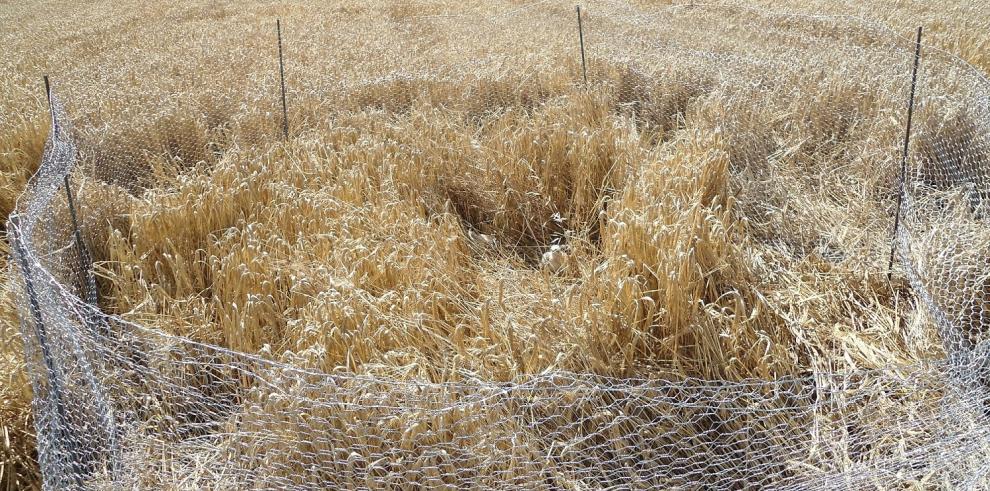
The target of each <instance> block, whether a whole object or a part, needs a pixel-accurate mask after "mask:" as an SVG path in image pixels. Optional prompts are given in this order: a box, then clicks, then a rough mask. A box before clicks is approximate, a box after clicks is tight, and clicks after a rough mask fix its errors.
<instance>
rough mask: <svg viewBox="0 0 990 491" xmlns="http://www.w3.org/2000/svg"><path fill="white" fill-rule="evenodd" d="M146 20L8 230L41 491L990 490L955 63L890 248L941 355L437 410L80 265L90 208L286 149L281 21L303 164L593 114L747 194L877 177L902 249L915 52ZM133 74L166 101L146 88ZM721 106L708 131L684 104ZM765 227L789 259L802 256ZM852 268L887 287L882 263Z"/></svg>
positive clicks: (976, 133) (432, 385) (564, 24)
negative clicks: (790, 182) (343, 141)
mask: <svg viewBox="0 0 990 491" xmlns="http://www.w3.org/2000/svg"><path fill="white" fill-rule="evenodd" d="M145 8H150V7H144V6H137V7H131V9H133V10H127V9H124V10H122V11H121V12H120V24H121V25H119V26H115V27H116V28H115V29H112V34H108V37H107V39H106V40H105V43H106V45H107V46H109V45H112V44H116V45H120V46H130V48H128V49H121V50H118V51H110V52H108V53H107V55H106V56H105V59H102V60H101V61H100V63H102V65H101V66H100V67H99V69H98V70H94V69H93V67H74V66H72V65H71V64H65V65H58V66H57V67H55V68H57V69H52V70H50V71H51V73H52V75H53V80H54V81H55V82H54V91H53V97H52V101H51V105H52V127H51V130H50V134H49V137H48V140H47V143H46V146H45V151H44V157H43V160H42V163H41V166H40V168H39V170H38V172H37V173H36V175H35V176H34V178H33V180H32V182H31V183H30V186H29V188H28V190H27V191H26V192H25V194H24V195H23V196H22V198H21V199H20V201H19V203H18V206H17V209H16V211H15V213H14V214H13V215H12V216H11V218H10V220H9V222H8V225H7V226H8V237H9V240H10V242H11V244H12V248H11V249H12V256H13V259H12V261H11V274H12V275H14V276H15V278H16V281H15V282H14V284H15V285H16V291H15V294H16V299H17V305H18V307H19V313H20V318H21V329H22V337H23V342H24V350H25V355H26V356H25V357H26V364H27V367H28V370H29V372H30V376H31V380H32V384H33V385H32V388H33V394H34V405H33V409H34V413H35V425H36V429H37V434H38V455H39V460H40V463H41V467H42V470H43V474H44V479H45V483H44V484H45V487H46V488H47V489H84V488H85V489H89V488H115V489H116V488H170V489H202V488H208V489H247V488H252V489H254V488H295V489H322V488H341V489H412V488H420V487H426V488H430V489H444V488H449V489H459V488H511V489H516V488H526V489H644V488H675V489H729V488H732V489H742V488H764V487H767V488H779V489H822V488H826V489H836V488H847V489H867V488H885V489H890V488H897V487H909V486H918V487H922V488H927V487H935V488H939V487H950V488H957V487H958V488H983V487H986V486H987V482H988V478H987V472H988V471H990V465H988V464H987V460H988V459H987V457H988V456H990V445H988V442H990V439H988V436H990V435H988V431H990V426H988V418H987V413H986V411H987V410H988V407H987V403H988V400H987V396H988V394H987V385H986V384H987V377H986V373H985V372H986V370H987V364H988V363H990V359H988V354H987V353H988V352H987V349H988V346H990V344H987V341H986V339H985V335H984V332H985V331H986V330H987V328H988V327H990V326H988V322H990V318H988V317H987V316H988V315H990V310H988V308H987V307H988V306H990V305H988V302H990V293H988V290H987V281H988V278H990V259H988V258H990V228H988V226H987V222H986V217H985V206H986V204H985V203H984V202H983V200H984V197H985V196H986V193H988V191H987V190H988V189H990V188H988V182H987V178H988V176H987V169H988V168H990V165H988V164H990V141H988V138H990V136H988V135H990V133H988V126H990V114H988V112H990V83H988V81H987V80H986V79H985V78H984V76H983V75H981V74H980V73H979V72H978V71H977V70H975V69H974V68H972V67H970V66H969V65H967V64H966V63H964V62H962V61H959V60H958V59H956V58H955V57H953V56H951V55H949V54H946V53H943V52H941V51H938V50H937V49H935V48H931V47H929V46H927V45H926V46H924V47H923V49H922V52H923V56H922V62H921V65H920V66H921V69H920V72H919V76H918V86H917V101H916V109H915V114H914V117H915V118H916V121H915V128H914V132H913V135H912V143H911V146H910V153H909V159H908V162H907V173H906V179H905V180H904V191H903V199H904V200H903V207H902V209H901V210H900V213H901V218H902V223H901V227H900V228H899V231H898V235H897V241H896V244H897V252H898V258H899V261H898V263H899V265H900V267H902V268H903V274H904V275H905V276H906V277H907V278H908V280H909V281H910V284H911V286H912V287H913V290H914V292H915V294H916V296H917V298H918V304H919V309H918V310H919V312H920V315H921V316H922V317H923V318H924V319H926V322H928V323H929V324H930V325H931V326H933V329H935V330H936V331H937V333H938V335H939V337H940V339H941V341H942V344H943V346H944V353H943V354H940V355H938V356H934V357H933V358H931V359H930V360H927V361H924V362H922V363H917V364H910V365H900V364H896V363H892V364H891V366H888V367H880V368H875V369H861V370H844V371H837V372H833V373H821V372H816V373H815V374H814V375H805V374H791V375H782V376H779V377H776V378H773V379H767V380H757V379H745V380H712V379H705V378H700V377H696V376H690V375H684V374H676V372H675V371H671V372H669V373H668V372H666V371H659V372H657V374H656V375H655V376H654V377H651V378H615V377H609V376H602V375H593V374H581V373H566V372H556V371H554V372H544V373H539V374H532V375H519V376H517V377H516V378H514V379H513V380H511V381H508V382H502V381H489V380H484V379H480V378H478V377H476V376H473V375H472V374H466V375H465V376H464V377H463V380H465V381H462V382H444V383H436V382H430V381H421V380H404V379H399V378H390V377H382V376H376V375H371V374H365V373H359V372H350V371H346V372H333V373H323V372H321V371H318V370H315V369H308V368H304V367H301V366H296V365H294V364H292V363H283V362H278V361H272V360H271V359H268V358H266V357H262V356H258V355H255V354H250V353H242V352H237V351H234V350H230V349H225V348H223V347H219V346H213V345H209V344H204V343H200V342H196V341H194V340H191V339H187V338H183V337H180V336H174V335H170V334H168V333H166V332H162V331H160V330H158V329H156V328H151V327H146V326H142V325H141V324H140V323H139V322H133V321H129V320H125V319H124V318H123V317H122V316H120V315H116V314H120V313H119V312H112V311H109V310H108V309H107V308H106V306H104V305H101V303H102V302H103V300H102V299H101V298H100V291H99V288H100V287H99V285H98V284H97V283H98V282H97V281H96V278H95V277H94V268H93V264H92V262H93V261H94V260H96V261H99V260H101V259H102V258H100V257H99V243H100V241H101V240H106V232H105V229H106V224H105V223H100V222H99V218H96V217H106V216H108V215H113V213H114V211H113V210H111V211H110V212H109V213H108V212H105V211H101V209H102V208H101V207H105V206H108V205H106V204H105V203H101V202H99V200H97V199H95V198H91V197H90V195H91V194H92V193H88V192H87V189H90V188H88V187H87V186H88V185H91V184H92V183H99V185H100V186H104V187H105V188H106V189H111V190H113V192H119V193H129V194H132V195H135V196H140V195H141V193H142V192H143V190H145V189H148V188H151V187H154V186H155V185H156V176H158V175H160V172H163V169H164V171H168V172H181V171H182V170H183V169H185V168H188V167H189V166H193V165H199V164H202V163H203V162H206V163H207V165H208V164H209V163H210V162H216V161H218V160H219V159H221V158H222V156H223V154H224V153H225V152H229V151H232V149H237V148H245V147H253V146H254V147H260V146H265V145H269V144H272V142H277V141H279V140H281V138H282V125H283V120H282V119H281V110H282V108H281V107H280V102H281V101H280V99H279V95H278V91H279V85H280V83H279V79H278V71H277V70H278V65H277V62H275V61H274V60H277V55H275V52H274V49H275V43H274V37H273V36H274V32H273V31H274V20H273V17H274V16H275V14H278V15H280V16H281V18H282V23H283V24H282V25H283V27H284V32H283V36H284V39H283V41H284V51H285V53H284V55H285V61H286V66H285V74H286V90H287V93H286V100H287V106H288V121H287V122H288V127H289V131H288V132H289V137H290V138H303V137H305V136H306V135H307V134H312V133H317V132H320V131H326V128H327V127H328V125H329V126H332V125H333V124H336V123H339V122H341V121H348V119H347V117H348V116H351V115H354V114H374V115H377V116H378V117H380V118H382V119H381V120H382V121H385V123H383V124H386V125H387V124H388V121H392V120H395V119H398V118H406V117H413V116H411V115H412V114H414V113H416V112H417V111H419V112H422V111H430V110H444V111H458V112H459V113H460V114H463V115H464V117H465V118H468V119H469V120H472V121H477V122H478V124H479V126H483V125H484V124H485V122H486V121H489V120H491V119H492V118H496V117H498V116H499V115H504V114H506V113H508V112H512V111H533V110H536V109H538V108H541V107H546V106H553V105H555V104H557V105H559V104H566V103H567V100H568V99H573V98H578V97H599V98H601V99H602V100H603V101H604V102H602V104H603V106H604V107H607V108H608V109H609V110H610V111H612V112H613V113H614V114H616V115H617V117H618V119H620V120H621V121H624V122H625V123H628V124H629V125H630V126H631V127H633V128H634V129H635V134H636V135H637V137H638V138H643V139H648V140H649V139H652V141H655V142H656V144H657V145H661V144H662V143H663V142H664V141H665V140H669V139H670V138H673V136H672V135H674V134H676V133H677V132H678V131H681V130H682V129H683V128H684V126H685V120H687V119H695V120H700V119H704V120H706V121H711V122H712V127H711V128H708V130H710V131H711V132H712V133H714V134H718V135H721V137H722V138H723V139H724V140H725V142H726V148H727V150H726V151H727V152H728V154H729V158H730V161H731V164H732V166H733V168H734V172H737V173H739V175H742V176H749V177H751V178H753V179H754V180H759V179H773V170H774V166H775V165H777V163H778V162H779V161H780V160H781V159H785V158H788V156H789V155H792V154H795V153H796V152H800V153H802V154H804V155H827V154H829V153H830V152H831V153H841V154H842V157H843V159H844V160H846V161H851V162H868V163H870V165H875V166H876V168H875V173H876V174H877V175H878V176H881V177H882V179H880V180H879V181H878V183H879V184H877V187H876V189H874V190H872V192H873V193H874V194H875V196H876V199H877V200H878V201H881V202H883V203H884V207H883V210H882V211H883V213H882V214H880V215H879V216H878V217H874V218H875V221H876V222H878V223H879V225H878V227H879V229H880V230H887V231H888V233H890V231H891V230H892V223H893V216H894V213H895V208H894V203H895V202H896V195H897V185H898V183H897V178H898V170H899V164H900V158H901V154H900V148H901V145H902V143H901V142H902V138H903V132H904V130H903V127H904V122H905V119H906V110H907V102H908V96H909V92H910V85H911V71H910V70H911V65H912V61H913V59H914V44H913V40H912V39H910V38H909V37H907V36H899V35H896V34H894V33H892V32H890V31H889V30H887V29H886V28H883V27H881V26H877V25H873V24H870V23H867V22H865V21H862V20H859V19H853V18H835V17H815V16H801V15H789V14H781V13H774V12H768V11H763V10H754V9H747V8H741V7H734V6H726V5H718V6H715V5H680V6H674V7H670V8H665V9H652V10H650V9H640V8H638V7H635V6H633V5H629V4H625V3H619V2H602V3H600V4H596V5H595V6H593V7H589V8H586V9H583V10H582V15H584V18H583V27H584V29H585V32H584V33H583V35H584V43H585V48H586V60H587V66H586V68H585V67H582V64H581V61H580V60H581V57H580V53H579V51H578V50H579V46H578V32H577V19H576V12H575V10H574V9H573V6H571V5H562V4H560V3H555V2H536V3H530V4H520V5H514V6H511V7H510V6H489V5H485V6H481V7H476V8H465V9H464V10H462V11H459V12H448V11H445V10H444V9H443V7H442V6H435V5H434V6H432V9H425V10H424V11H420V10H419V9H416V8H411V7H410V8H406V7H402V6H395V5H392V6H368V7H354V8H350V9H349V8H345V7H341V8H338V9H336V10H332V11H329V12H324V11H322V10H321V9H320V8H316V7H312V8H309V7H305V6H298V5H297V6H292V7H289V6H283V7H279V8H276V7H273V6H270V5H267V4H253V3H244V4H217V3H208V4H202V5H200V4H194V3H191V4H188V5H184V6H182V7H175V8H174V9H172V10H168V11H167V12H168V14H167V16H166V18H167V19H170V20H176V19H180V18H184V19H189V18H194V19H203V21H202V22H196V23H194V24H181V25H182V26H186V27H184V28H180V27H170V24H169V23H168V22H166V23H165V25H164V26H163V27H161V28H160V29H156V30H155V31H154V32H130V31H128V30H127V28H126V24H127V21H128V19H131V18H135V17H140V16H142V15H148V12H146V11H144V10H143V9H145ZM231 19H233V20H234V21H236V22H233V23H232V24H231V23H230V22H228V21H230V20H231ZM179 25H180V24H178V23H176V24H175V26H179ZM190 25H192V26H195V29H193V30H190V29H189V27H188V26H190ZM108 31H111V29H108ZM42 34H43V33H38V35H39V36H40V35H42ZM266 57H267V58H266ZM128 60H134V61H135V63H137V60H140V63H141V65H140V66H141V69H142V70H146V71H147V70H154V71H157V72H158V73H160V74H161V75H160V76H161V77H162V81H159V82H158V83H156V84H154V85H151V84H142V83H141V81H142V77H143V75H142V74H141V73H135V72H134V71H133V70H132V69H130V68H128V64H127V61H128ZM259 60H268V61H259ZM57 61H58V60H55V61H53V64H54V63H56V62H57ZM49 68H52V67H49ZM585 70H586V72H587V81H584V76H583V72H584V71H585ZM100 93H112V94H113V96H112V97H96V95H97V94H100ZM799 93H801V94H811V97H812V100H811V101H809V100H808V99H807V98H806V97H804V96H802V97H798V94H799ZM706 98H707V99H712V98H714V100H716V101H718V104H715V105H711V104H709V105H698V104H696V102H697V101H702V100H705V99H706ZM706 118H707V119H706ZM754 121H755V124H754ZM189 127H193V128H196V129H197V130H198V132H197V131H186V130H187V129H188V128H189ZM357 131H358V132H359V133H360V131H361V130H360V128H359V129H358V130H357ZM190 135H207V136H201V137H199V138H198V139H197V138H193V137H192V136H190ZM585 136H587V135H585ZM574 138H575V140H577V139H580V138H582V136H581V135H575V136H574ZM784 141H788V142H791V141H797V142H798V143H797V145H796V146H791V144H790V143H788V145H787V146H783V145H782V144H781V142H784ZM850 141H853V142H855V144H854V145H846V144H845V143H848V142H850ZM154 158H158V160H157V161H158V162H163V164H161V165H160V166H159V167H156V166H155V165H152V164H142V163H141V162H149V161H152V160H154ZM166 164H167V165H166ZM801 164H802V165H807V166H809V167H810V166H813V165H814V163H813V162H812V161H810V160H809V161H808V162H803V163H801ZM479 165H481V164H479ZM627 165H628V166H630V167H634V165H633V163H627ZM637 172H638V170H636V169H635V168H632V169H631V170H629V175H630V176H632V177H630V178H629V179H630V180H634V179H635V176H636V175H637ZM80 183H82V184H80ZM87 183H89V184H87ZM740 192H743V191H740ZM743 198H745V197H744V196H742V197H741V198H740V199H743ZM764 205H765V208H766V210H765V213H766V214H767V215H769V214H771V213H772V212H773V211H772V203H766V204H764ZM759 206H761V205H760V204H757V205H754V207H755V208H754V209H755V212H754V213H759V212H760V210H761V208H759ZM768 230H769V232H767V233H766V236H765V237H763V239H764V240H766V241H768V242H770V243H774V244H777V246H779V247H780V248H789V249H790V250H792V251H793V253H795V254H800V253H802V251H803V249H804V248H806V247H808V246H807V245H803V244H793V243H788V242H787V240H785V239H784V238H783V237H780V236H775V235H774V234H773V233H772V232H773V227H772V226H770V227H769V228H768ZM881 242H882V241H881ZM844 253H846V254H850V253H855V254H862V255H863V256H864V257H868V258H874V259H868V260H864V264H865V266H864V267H872V268H883V267H885V264H886V256H885V254H886V251H884V250H883V249H882V248H880V249H877V248H876V247H873V246H864V248H863V249H862V250H854V251H844ZM275 358H277V357H275Z"/></svg>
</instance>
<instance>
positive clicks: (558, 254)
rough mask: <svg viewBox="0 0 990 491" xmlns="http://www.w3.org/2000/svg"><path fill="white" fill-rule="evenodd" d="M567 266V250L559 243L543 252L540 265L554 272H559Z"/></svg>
mask: <svg viewBox="0 0 990 491" xmlns="http://www.w3.org/2000/svg"><path fill="white" fill-rule="evenodd" d="M566 266H567V252H565V251H564V248H563V247H561V246H559V245H556V244H554V245H552V246H550V250H549V251H547V252H544V253H543V259H542V260H541V261H540V267H542V268H546V269H548V270H550V271H551V272H554V273H559V272H561V271H563V270H564V267H566Z"/></svg>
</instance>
